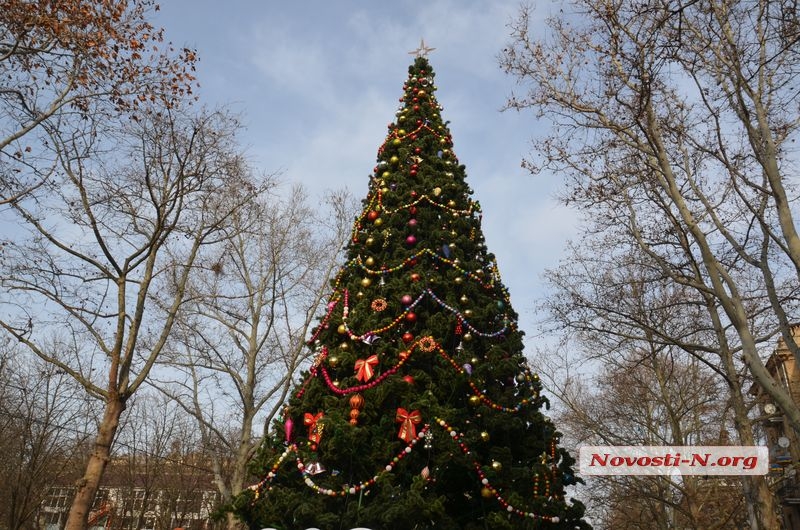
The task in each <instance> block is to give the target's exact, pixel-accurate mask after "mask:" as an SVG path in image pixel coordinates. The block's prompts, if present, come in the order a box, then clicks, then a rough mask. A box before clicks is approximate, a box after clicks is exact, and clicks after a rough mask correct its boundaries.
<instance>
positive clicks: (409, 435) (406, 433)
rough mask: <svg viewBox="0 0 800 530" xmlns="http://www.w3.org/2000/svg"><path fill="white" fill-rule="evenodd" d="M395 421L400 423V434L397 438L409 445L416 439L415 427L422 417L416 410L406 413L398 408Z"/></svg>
mask: <svg viewBox="0 0 800 530" xmlns="http://www.w3.org/2000/svg"><path fill="white" fill-rule="evenodd" d="M395 421H397V422H398V423H401V425H400V432H398V433H397V436H398V438H400V439H401V440H403V441H405V442H406V443H411V441H412V440H413V439H414V438H416V437H417V428H416V427H415V425H417V424H418V423H420V422H421V421H422V415H421V414H420V413H419V411H418V410H412V411H411V412H408V411H407V410H406V409H404V408H402V407H398V408H397V416H395Z"/></svg>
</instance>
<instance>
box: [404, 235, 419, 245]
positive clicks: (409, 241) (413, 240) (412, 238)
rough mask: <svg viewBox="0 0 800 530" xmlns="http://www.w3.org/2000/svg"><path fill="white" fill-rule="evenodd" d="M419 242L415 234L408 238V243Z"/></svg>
mask: <svg viewBox="0 0 800 530" xmlns="http://www.w3.org/2000/svg"><path fill="white" fill-rule="evenodd" d="M416 243H417V238H416V236H414V235H413V234H412V235H410V236H408V237H407V238H406V245H408V246H412V245H415V244H416Z"/></svg>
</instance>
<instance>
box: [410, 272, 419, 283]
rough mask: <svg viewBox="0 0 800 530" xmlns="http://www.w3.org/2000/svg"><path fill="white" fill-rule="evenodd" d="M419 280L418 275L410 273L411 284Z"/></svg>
mask: <svg viewBox="0 0 800 530" xmlns="http://www.w3.org/2000/svg"><path fill="white" fill-rule="evenodd" d="M420 279H421V278H420V275H419V274H417V273H416V272H412V273H411V281H412V282H418V281H419V280H420Z"/></svg>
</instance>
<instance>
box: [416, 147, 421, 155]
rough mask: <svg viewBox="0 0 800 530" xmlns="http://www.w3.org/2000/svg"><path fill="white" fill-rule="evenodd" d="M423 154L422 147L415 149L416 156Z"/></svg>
mask: <svg viewBox="0 0 800 530" xmlns="http://www.w3.org/2000/svg"><path fill="white" fill-rule="evenodd" d="M421 152H422V148H421V147H415V148H414V153H415V154H420V153H421Z"/></svg>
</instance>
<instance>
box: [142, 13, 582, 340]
mask: <svg viewBox="0 0 800 530" xmlns="http://www.w3.org/2000/svg"><path fill="white" fill-rule="evenodd" d="M518 8H519V0H493V1H491V2H489V1H479V0H428V1H427V2H419V1H417V2H414V1H411V0H395V1H392V2H369V1H357V0H342V1H320V0H305V1H300V2H291V1H272V0H262V1H255V0H250V1H237V0H231V1H229V2H224V3H223V2H219V1H216V0H213V1H212V0H163V1H162V5H161V10H160V12H159V13H158V14H157V19H156V21H155V22H156V23H157V24H158V25H161V26H163V27H164V28H165V29H166V36H167V38H168V39H169V40H171V41H173V42H174V43H175V44H177V45H187V46H190V47H194V48H196V49H197V50H198V53H199V56H200V64H199V68H198V77H199V81H200V83H201V88H200V92H199V94H200V97H201V100H202V101H203V102H204V103H205V104H207V105H211V106H215V105H227V106H229V107H230V108H231V109H233V110H234V111H236V112H237V113H239V114H240V115H241V116H242V118H243V122H244V125H245V127H246V130H245V131H243V134H242V140H243V142H244V144H245V146H246V148H247V151H248V153H249V155H250V158H251V159H252V161H253V163H254V165H255V166H256V167H258V168H259V169H261V170H263V171H265V172H275V171H281V172H283V175H284V178H285V179H286V180H287V181H291V182H301V183H303V184H304V185H306V186H307V187H308V188H309V189H310V190H312V192H314V193H317V194H319V193H323V192H324V190H325V189H332V188H338V187H342V186H344V187H346V188H348V189H349V190H350V191H351V193H352V194H353V195H354V196H355V197H356V198H357V199H359V200H360V199H361V198H363V197H364V196H365V194H366V192H367V183H368V175H369V173H370V171H371V170H372V167H373V166H374V164H375V159H376V154H377V149H378V146H379V145H380V144H381V143H382V142H383V140H384V138H385V135H386V125H387V124H388V123H389V122H391V121H392V120H393V119H394V113H395V111H396V110H397V107H398V104H399V102H398V98H399V97H400V96H401V95H402V85H403V82H404V81H405V79H406V74H407V69H408V65H409V64H410V63H411V62H412V60H413V56H412V55H410V54H409V53H408V52H409V51H410V50H413V49H415V48H417V46H418V45H419V42H420V38H424V39H425V42H426V44H428V45H429V46H432V47H435V48H436V50H435V51H433V52H432V53H431V54H430V55H429V60H430V62H431V65H432V66H433V68H434V71H435V73H436V85H437V86H438V91H437V93H436V95H437V99H438V100H439V103H440V104H441V105H442V106H443V107H444V110H443V112H442V116H443V118H444V119H445V120H449V122H450V123H449V127H450V130H451V132H452V134H453V142H454V150H455V152H456V154H457V155H458V158H459V160H460V162H461V163H462V164H464V165H465V166H466V168H467V179H468V182H469V184H470V186H471V187H472V188H473V190H474V191H475V194H474V196H473V197H474V198H475V199H477V200H479V201H480V202H481V205H482V207H483V213H484V216H483V229H484V234H485V236H486V241H487V246H488V248H489V250H490V251H491V252H494V253H495V255H496V256H497V261H498V265H499V268H500V273H501V275H502V278H503V281H504V283H505V284H506V286H507V287H508V288H509V290H510V293H511V300H512V303H513V305H514V308H515V309H516V311H517V312H518V313H519V314H520V326H521V328H522V329H523V330H525V331H526V332H527V333H528V335H529V338H530V336H531V335H532V334H534V333H535V328H534V325H533V315H532V309H533V307H534V303H535V300H536V298H537V297H538V296H540V295H541V291H542V281H541V277H540V276H541V273H542V272H543V271H544V269H545V268H547V267H552V266H554V265H556V264H557V262H558V259H559V258H560V257H561V256H562V255H563V249H564V247H565V243H566V241H567V239H568V238H569V237H571V236H572V235H573V233H574V231H575V228H574V227H575V220H574V219H575V216H574V214H573V213H572V212H570V211H568V210H567V209H566V208H565V207H563V206H560V205H558V204H557V203H556V201H555V200H554V198H553V194H554V191H555V190H556V188H557V185H558V178H557V176H555V175H539V176H536V177H533V176H531V175H530V174H528V173H527V172H526V171H524V170H523V169H522V168H521V167H520V162H521V160H522V158H523V157H524V156H526V155H527V154H528V153H529V151H530V148H531V145H532V144H531V142H533V141H535V140H536V138H537V136H539V135H540V134H541V133H542V132H543V128H544V127H545V126H546V125H545V123H544V122H539V121H537V120H536V118H535V116H534V115H533V113H527V114H518V113H516V112H511V111H509V112H500V109H501V108H502V106H503V104H504V101H505V99H506V98H507V97H508V95H510V94H511V92H512V91H513V90H520V87H518V86H516V84H515V81H514V79H512V78H510V77H508V76H507V75H505V74H504V73H503V72H502V71H501V69H500V67H499V65H498V56H499V54H500V52H501V51H502V49H503V47H504V45H505V44H506V43H507V42H508V40H509V29H508V27H507V24H508V22H509V21H510V20H511V18H512V17H513V16H514V15H515V13H516V12H517V10H518ZM558 8H559V4H558V3H555V2H540V3H539V5H538V6H537V10H536V13H537V14H538V16H539V17H540V18H543V17H545V16H547V15H549V14H551V13H550V11H551V10H553V11H557V10H558Z"/></svg>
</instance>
